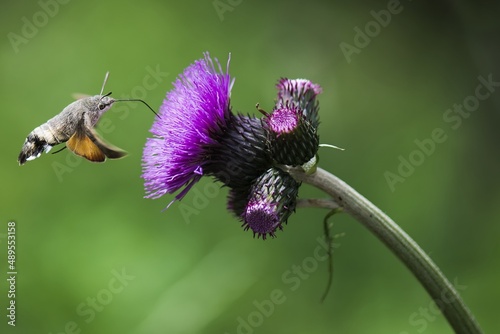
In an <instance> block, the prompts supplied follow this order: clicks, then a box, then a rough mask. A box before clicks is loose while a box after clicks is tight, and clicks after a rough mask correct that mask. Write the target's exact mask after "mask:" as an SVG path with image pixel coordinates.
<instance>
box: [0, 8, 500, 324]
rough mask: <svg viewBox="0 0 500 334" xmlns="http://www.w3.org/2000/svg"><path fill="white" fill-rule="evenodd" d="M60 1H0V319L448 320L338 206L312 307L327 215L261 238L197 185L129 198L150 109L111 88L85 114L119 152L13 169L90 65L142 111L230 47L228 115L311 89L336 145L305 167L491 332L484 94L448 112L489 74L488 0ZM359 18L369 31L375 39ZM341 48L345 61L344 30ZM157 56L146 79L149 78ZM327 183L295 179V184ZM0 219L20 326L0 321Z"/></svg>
mask: <svg viewBox="0 0 500 334" xmlns="http://www.w3.org/2000/svg"><path fill="white" fill-rule="evenodd" d="M61 2H62V1H61ZM61 2H56V1H55V0H41V1H40V2H36V1H31V2H27V1H24V2H22V1H18V2H9V3H7V2H3V3H2V10H1V11H0V26H1V28H2V35H3V38H2V40H1V42H0V57H1V62H0V64H1V76H0V85H1V90H0V94H1V96H0V97H1V101H2V112H1V113H0V124H1V131H0V139H1V143H2V144H3V152H2V154H3V157H2V159H1V160H0V170H1V174H0V177H1V179H0V184H1V191H0V196H1V197H0V203H1V204H0V205H1V210H0V222H1V224H0V244H1V247H0V249H1V252H0V254H1V256H0V260H1V264H0V268H1V273H0V277H3V278H2V284H1V285H0V286H1V291H0V309H1V310H2V311H1V317H0V319H2V321H1V324H0V328H1V330H0V331H1V332H2V333H54V334H55V333H137V334H142V333H230V334H233V333H246V334H248V333H327V332H332V333H371V334H374V333H396V334H403V333H452V331H451V329H450V328H449V326H448V324H447V323H446V321H445V319H444V318H443V316H441V315H439V314H437V312H436V311H435V308H434V307H433V306H432V303H431V300H430V298H429V296H428V295H427V294H426V292H425V291H424V289H423V288H422V287H421V286H420V285H419V283H418V282H417V281H416V279H415V278H414V277H413V276H412V275H411V274H410V273H409V272H408V270H407V269H406V268H405V267H404V266H403V265H402V264H401V263H400V262H399V261H398V260H397V259H396V257H395V256H393V254H392V253H390V251H388V249H386V248H385V247H384V246H383V245H382V244H381V243H380V242H379V241H378V240H377V239H376V238H375V237H374V236H372V235H371V234H370V233H369V232H368V231H367V230H366V229H365V228H363V227H362V226H361V225H360V224H359V223H358V222H356V221H355V220H353V219H352V218H350V217H348V216H346V215H344V216H342V215H340V216H336V217H334V224H335V225H334V233H345V236H343V237H341V238H338V239H337V240H336V243H337V246H338V247H337V248H336V251H335V274H334V281H333V286H332V288H331V291H330V294H329V296H328V298H327V300H326V301H325V302H324V303H323V304H321V303H320V302H319V300H320V297H321V295H322V293H323V291H324V288H325V285H326V281H327V277H328V276H327V263H326V262H325V261H324V260H322V259H323V257H322V256H321V257H320V256H318V254H322V253H321V251H322V249H321V248H318V247H321V246H320V245H321V243H319V242H318V238H319V237H321V236H322V224H321V221H322V219H323V216H324V215H325V213H326V212H325V211H322V210H319V209H316V210H313V209H299V210H298V211H297V213H296V214H295V215H293V216H292V217H291V218H290V220H289V223H288V226H286V227H285V229H284V231H283V232H279V233H278V237H277V238H276V239H274V240H266V241H265V242H264V241H262V240H257V239H253V238H252V234H251V233H250V232H248V231H246V232H245V231H243V230H242V228H241V227H240V223H239V222H238V221H237V220H236V219H234V218H233V217H232V216H231V215H230V214H229V213H228V212H227V211H226V209H225V206H226V198H225V196H226V189H219V185H216V186H214V185H213V184H212V181H211V180H210V179H204V180H202V182H200V183H199V184H198V185H197V186H196V188H195V191H191V192H190V193H189V194H188V195H187V196H186V198H185V199H184V200H183V201H182V202H181V203H175V204H173V205H172V206H171V207H170V208H169V209H168V210H166V211H162V210H163V209H164V208H165V206H166V205H167V204H168V203H169V202H170V201H171V199H172V198H173V197H172V196H165V197H163V198H161V199H159V200H149V199H144V198H143V195H144V190H143V182H142V179H141V178H140V174H141V154H142V148H143V145H144V143H145V141H146V138H147V137H148V136H149V132H148V130H149V128H150V126H151V124H152V122H153V115H152V114H151V112H149V111H148V110H147V109H146V108H145V107H144V106H142V105H140V104H121V105H118V104H117V105H115V106H114V107H113V108H112V109H111V110H110V111H108V112H107V113H106V114H105V115H104V116H103V118H102V119H101V127H100V129H101V130H100V131H101V133H102V134H103V136H104V138H106V139H107V140H109V141H110V142H112V143H114V144H115V145H117V146H119V147H121V148H123V149H125V150H127V151H128V152H129V154H130V155H129V157H127V158H125V159H123V160H118V161H108V162H106V163H104V164H92V163H89V162H87V161H84V160H83V159H78V158H75V157H74V156H73V155H72V154H71V153H70V152H68V151H67V150H66V151H63V152H61V153H59V154H57V155H51V154H49V155H46V154H44V155H42V157H41V158H39V159H37V160H35V161H31V162H28V163H27V164H26V165H25V166H22V167H19V166H18V165H17V162H16V158H17V155H18V154H19V151H20V149H21V146H22V143H23V141H24V139H25V137H26V135H27V134H28V133H29V132H30V131H31V130H33V129H34V128H35V127H36V126H38V125H40V124H42V123H44V122H45V121H47V120H48V119H49V118H51V117H53V116H54V115H55V114H57V113H59V112H60V111H61V110H62V109H63V108H64V107H65V106H66V105H67V104H69V103H70V102H72V98H71V94H72V93H75V92H79V93H87V94H98V93H99V90H100V87H101V84H102V80H103V77H104V73H105V72H106V71H108V70H109V71H110V73H111V75H110V79H109V81H108V83H107V87H106V89H105V91H106V92H108V91H113V96H114V97H116V98H123V97H127V96H128V97H131V96H133V97H139V98H143V99H145V100H146V101H147V102H148V103H149V104H151V105H152V106H153V107H154V108H155V109H157V108H158V107H159V105H160V104H161V103H162V100H163V98H164V96H165V93H166V91H167V90H170V89H171V87H172V85H171V82H172V81H174V80H175V78H176V76H177V75H178V74H179V73H180V72H182V70H183V69H184V68H185V67H186V66H188V65H189V64H191V63H192V62H193V61H194V60H195V59H199V58H201V57H202V52H204V51H210V53H211V55H212V56H214V57H217V58H219V59H220V60H221V62H222V63H225V62H226V59H227V56H228V53H230V52H231V70H230V73H231V75H232V76H234V77H235V78H236V82H235V85H234V88H233V91H232V104H233V109H234V110H235V111H241V112H245V113H255V108H254V106H255V104H256V103H257V102H259V103H260V104H261V107H262V108H264V109H266V110H270V109H271V108H272V106H273V101H274V98H275V94H276V91H275V88H274V85H275V83H276V81H277V80H278V78H280V77H283V76H286V77H290V78H297V77H305V78H308V79H310V80H312V81H314V82H317V83H319V84H320V85H321V86H322V87H323V91H324V92H323V94H322V95H321V96H320V98H319V100H320V105H321V110H320V112H321V120H322V124H321V126H320V136H321V138H320V139H321V142H322V143H331V144H335V145H338V146H341V147H343V148H345V149H346V150H345V151H344V152H341V151H336V150H330V149H321V150H320V154H321V166H322V167H323V168H325V169H327V170H330V171H332V172H333V173H335V174H336V175H338V176H339V177H341V178H342V179H344V180H345V181H346V182H348V183H349V184H351V185H352V186H353V187H355V188H356V189H357V190H358V191H360V192H361V193H362V194H364V195H365V196H366V197H367V198H369V199H370V200H372V201H373V202H374V203H375V204H376V205H378V206H379V207H380V208H382V209H383V210H384V211H385V212H387V213H388V214H389V215H390V216H391V217H392V218H394V219H395V220H396V222H398V223H399V224H400V225H401V226H402V227H403V229H405V230H406V231H407V232H408V233H409V234H410V235H411V236H412V237H413V238H414V239H415V240H416V241H417V242H418V243H419V244H420V245H421V246H422V247H423V248H424V249H425V250H426V251H427V252H428V253H429V254H430V255H431V257H432V258H433V259H434V260H435V261H436V263H437V264H438V265H439V266H440V267H441V269H442V270H443V271H444V273H445V274H446V275H447V276H448V277H449V278H450V279H451V280H452V281H455V282H456V283H457V284H458V285H459V287H458V288H459V291H460V292H461V294H462V296H463V298H464V299H465V301H466V302H467V303H468V305H469V306H470V307H471V309H472V310H473V312H474V313H475V315H476V316H477V318H478V320H479V322H480V323H481V325H482V327H483V329H484V330H485V332H490V333H491V332H494V331H495V330H496V329H497V328H498V306H497V303H498V298H499V297H500V294H499V292H500V291H499V290H500V289H499V287H498V282H499V281H500V271H499V266H498V264H499V261H498V259H499V255H500V248H499V247H498V240H499V232H500V224H499V218H500V214H499V213H498V203H499V202H500V191H499V190H498V189H499V187H500V182H499V177H498V171H499V168H498V166H499V160H500V158H499V155H498V142H499V138H500V136H499V131H498V124H499V113H498V110H499V107H500V89H498V87H496V88H495V87H494V88H493V89H492V90H493V92H491V94H490V95H489V96H488V98H486V99H484V100H482V101H480V103H479V105H478V106H475V107H474V108H472V107H471V108H472V109H474V110H473V112H471V113H470V115H469V116H468V117H467V118H463V119H462V120H463V122H462V123H461V124H460V125H459V126H457V124H458V123H455V122H458V121H457V120H455V121H454V122H446V121H445V120H444V119H443V116H444V115H445V113H446V112H447V110H448V109H449V108H453V105H454V104H462V103H464V101H465V100H466V101H468V102H471V101H472V102H474V99H473V98H472V99H471V98H469V97H470V96H473V95H474V94H475V90H476V87H477V86H478V84H479V83H480V81H479V80H478V77H479V76H483V77H484V78H488V76H489V75H491V76H492V78H493V80H494V81H497V82H498V81H500V71H499V62H498V59H500V58H499V56H500V45H499V36H500V34H499V33H500V30H499V27H500V25H499V22H498V15H499V11H498V5H488V6H485V5H483V4H481V3H480V2H479V3H476V2H471V3H468V2H465V1H435V2H422V1H413V2H410V1H404V2H401V4H400V5H399V7H397V8H396V7H394V8H392V7H391V5H389V4H388V2H387V1H362V2H357V3H352V4H334V3H333V2H329V1H309V2H307V3H306V2H302V1H272V2H271V1H234V0H233V1H230V0H220V1H196V2H195V1H141V2H124V1H96V0H89V1H77V0H74V1H66V3H61ZM389 3H391V2H389ZM485 3H486V2H485ZM388 6H389V7H390V9H394V11H395V12H396V11H398V12H397V13H395V14H392V15H391V18H390V22H388V18H387V17H385V23H384V25H385V27H384V26H381V25H380V24H378V23H375V24H374V23H370V22H372V21H373V22H375V21H374V20H375V18H374V14H373V13H371V11H375V13H380V11H381V10H387V9H388ZM493 6H496V7H497V8H494V7H493ZM380 15H382V14H380ZM375 16H377V14H375ZM383 18H384V17H383V16H382V19H383ZM367 24H368V26H367ZM30 25H33V26H32V27H30ZM377 26H378V29H377ZM356 27H358V28H359V29H360V30H361V31H365V28H367V27H368V29H372V30H369V33H370V34H371V36H372V37H370V36H368V38H369V41H368V40H366V39H365V40H364V41H363V40H362V37H359V36H358V37H356V35H357V34H358V32H357V30H355V29H356ZM356 42H357V43H358V46H360V47H358V48H357V50H356V51H355V52H354V53H352V54H350V55H348V57H346V56H345V54H344V53H343V51H342V49H341V47H340V45H341V43H347V44H349V45H351V46H353V47H356ZM360 43H361V44H360ZM363 43H365V44H366V45H364V44H363ZM342 45H344V46H345V45H346V44H342ZM152 71H153V72H155V71H156V72H161V73H162V74H161V75H159V76H157V78H156V81H155V80H152V79H150V77H148V76H150V75H151V74H150V73H151V72H152ZM144 80H149V81H147V83H146V85H145V81H144ZM153 86H154V87H153ZM145 87H146V88H147V89H146V88H145ZM495 89H498V91H495ZM484 92H486V91H484ZM449 115H451V114H449ZM455 117H456V116H455ZM452 126H455V128H453V127H452ZM436 128H440V129H442V130H443V131H444V133H445V134H446V138H447V139H446V141H445V142H443V143H437V144H435V149H434V152H432V153H431V154H428V155H424V158H423V161H419V162H418V164H419V166H416V167H415V168H414V170H413V171H411V173H409V174H411V175H408V176H407V177H404V182H398V183H395V184H393V186H392V187H391V186H390V185H389V184H388V182H387V180H386V177H385V176H384V174H386V172H387V171H389V172H391V173H395V174H396V173H398V171H397V170H398V165H399V164H400V159H401V158H400V157H402V158H403V159H409V158H410V156H411V155H412V154H413V158H414V159H416V158H418V157H417V156H418V154H419V153H414V152H416V151H418V146H417V145H416V143H415V140H420V141H425V140H426V139H428V138H431V133H432V131H433V130H434V129H436ZM400 181H401V180H400ZM200 194H201V195H200ZM323 196H324V195H323V194H322V193H321V192H319V191H318V190H315V189H312V188H311V187H309V186H307V185H304V186H302V188H301V192H300V197H301V198H308V197H323ZM181 204H182V205H185V207H189V208H191V209H192V210H191V211H192V214H191V215H190V216H189V217H186V216H183V215H182V212H181V208H182V206H181ZM10 220H14V221H15V222H16V223H17V266H18V268H17V271H18V275H17V296H16V302H17V304H16V305H17V325H16V327H15V328H12V327H11V326H7V318H6V307H7V303H8V298H7V284H6V280H5V278H6V272H7V267H6V258H7V255H6V253H7V251H6V233H7V222H8V221H10ZM318 252H319V253H318ZM315 256H316V257H315ZM298 268H299V269H298ZM117 277H119V278H120V279H117ZM271 300H274V302H273V301H271Z"/></svg>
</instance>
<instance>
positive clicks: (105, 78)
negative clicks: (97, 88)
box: [99, 71, 109, 95]
mask: <svg viewBox="0 0 500 334" xmlns="http://www.w3.org/2000/svg"><path fill="white" fill-rule="evenodd" d="M108 77H109V71H107V72H106V75H105V76H104V82H103V83H102V87H101V93H99V95H102V92H103V91H104V86H106V82H107V81H108Z"/></svg>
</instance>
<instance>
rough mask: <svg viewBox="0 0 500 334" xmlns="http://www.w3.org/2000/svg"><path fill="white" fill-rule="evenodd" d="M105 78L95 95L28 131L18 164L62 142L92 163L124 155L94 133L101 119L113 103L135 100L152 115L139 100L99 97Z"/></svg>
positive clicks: (70, 106)
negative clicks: (97, 93)
mask: <svg viewBox="0 0 500 334" xmlns="http://www.w3.org/2000/svg"><path fill="white" fill-rule="evenodd" d="M108 76H109V72H107V73H106V76H105V77H104V83H103V85H102V88H101V93H100V94H99V95H94V96H87V97H82V98H80V99H78V100H76V101H74V102H73V103H71V104H69V105H68V106H67V107H66V108H64V109H63V111H61V113H59V114H58V115H56V116H54V117H53V118H51V119H49V120H48V121H47V122H46V123H44V124H42V125H40V126H39V127H37V128H35V129H34V130H33V131H31V133H30V134H29V135H28V136H27V137H26V140H25V141H24V145H23V147H22V149H21V153H19V157H18V158H17V161H18V162H19V165H23V164H25V163H26V161H30V160H34V159H36V158H38V157H40V155H41V154H42V153H43V152H44V151H45V153H48V152H49V151H50V150H51V149H52V147H53V146H55V145H58V144H62V143H66V147H68V148H69V149H70V150H71V151H72V152H73V153H75V154H76V155H79V156H81V157H83V158H85V159H87V160H89V161H92V162H104V161H105V160H106V158H108V159H118V158H121V157H124V156H125V155H127V153H126V152H125V151H123V150H121V149H120V148H118V147H116V146H114V145H111V144H109V143H106V142H105V141H104V140H103V139H102V138H101V137H100V136H99V135H98V134H97V132H96V131H95V130H94V128H95V126H96V124H97V122H98V121H99V119H100V118H101V116H102V115H103V114H104V113H105V112H106V111H107V110H109V109H110V108H111V106H112V105H113V103H115V102H119V101H139V102H142V103H144V104H145V105H146V106H147V107H148V108H149V109H151V111H152V112H153V113H155V114H156V112H155V111H154V110H153V109H152V108H151V107H150V106H149V105H148V104H147V103H146V102H145V101H143V100H140V99H121V100H117V99H114V98H112V97H111V96H110V95H111V92H110V93H108V94H106V95H102V92H103V90H104V86H105V85H106V81H107V80H108ZM63 148H64V147H63Z"/></svg>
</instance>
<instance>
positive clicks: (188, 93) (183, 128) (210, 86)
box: [142, 53, 234, 200]
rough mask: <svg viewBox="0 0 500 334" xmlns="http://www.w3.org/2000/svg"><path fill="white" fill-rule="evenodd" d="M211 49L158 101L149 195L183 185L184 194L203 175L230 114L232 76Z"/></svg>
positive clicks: (146, 167)
mask: <svg viewBox="0 0 500 334" xmlns="http://www.w3.org/2000/svg"><path fill="white" fill-rule="evenodd" d="M228 70H229V60H228V62H227V69H226V73H224V72H223V71H222V68H221V65H220V63H219V62H218V61H217V59H216V60H215V64H214V62H213V61H212V59H211V58H210V56H209V54H208V53H205V58H204V59H200V60H198V61H196V62H195V63H194V64H192V65H190V66H189V67H188V68H186V69H185V71H184V73H183V74H182V75H180V76H179V77H178V78H177V80H176V81H175V83H174V89H173V90H171V91H170V92H169V93H168V94H167V96H166V99H165V100H164V101H163V104H162V106H161V107H160V113H159V117H158V118H156V120H155V122H154V123H153V126H152V128H151V130H150V131H151V133H152V134H153V135H154V137H153V138H148V139H147V142H146V146H145V148H144V153H143V175H142V177H143V178H144V180H145V188H146V193H147V195H146V197H149V198H158V197H160V196H162V195H164V194H166V193H174V192H176V191H177V190H179V189H181V188H182V187H184V189H183V190H182V191H181V192H180V193H179V194H178V195H177V196H176V197H175V198H176V199H177V200H179V199H181V198H182V197H184V195H185V194H186V193H187V192H188V191H189V189H190V188H191V187H192V186H193V185H194V184H195V183H196V182H197V181H198V180H199V179H200V178H201V177H202V176H203V174H204V173H205V170H204V167H205V165H206V164H207V161H208V159H209V157H207V149H208V148H209V147H210V146H211V145H215V144H216V140H215V139H214V138H216V137H217V136H219V135H222V134H223V133H224V131H225V128H226V126H227V122H228V121H229V119H230V117H231V115H232V114H231V107H230V94H231V88H232V85H233V81H234V80H231V77H230V76H229V73H228Z"/></svg>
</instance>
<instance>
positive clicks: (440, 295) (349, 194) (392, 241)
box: [289, 168, 482, 334]
mask: <svg viewBox="0 0 500 334" xmlns="http://www.w3.org/2000/svg"><path fill="white" fill-rule="evenodd" d="M289 172H290V174H292V175H293V177H294V178H296V179H297V180H299V181H302V182H304V183H308V184H311V185H313V186H315V187H317V188H319V189H321V190H323V191H324V192H326V193H327V194H329V195H330V196H331V197H332V198H333V200H334V201H335V202H337V203H338V204H339V205H340V207H342V208H343V209H344V211H345V212H346V213H348V214H350V215H351V216H353V217H354V218H356V219H357V220H358V221H360V222H361V223H362V224H363V225H364V226H365V227H367V228H368V229H369V230H370V231H371V232H372V233H373V234H375V235H376V236H377V237H378V238H379V239H380V240H381V241H382V242H383V243H384V244H385V245H386V246H387V247H388V248H389V249H390V250H391V251H392V252H393V253H394V254H396V256H397V257H399V259H400V260H401V261H403V263H404V264H405V265H406V266H407V267H408V269H410V271H411V272H412V273H413V275H415V277H416V278H417V279H418V280H419V281H420V283H421V284H422V285H423V286H424V288H425V289H426V290H427V292H428V293H429V294H430V295H431V297H432V299H433V300H434V301H435V303H436V304H437V305H438V306H439V307H440V308H441V311H442V312H443V314H444V315H445V317H446V319H447V320H448V322H449V323H450V325H451V327H452V328H453V329H454V330H455V332H456V333H463V334H476V333H482V331H481V328H480V327H479V324H478V323H477V322H476V320H475V319H474V316H473V315H472V313H471V312H470V310H469V309H468V308H467V306H466V305H465V303H464V302H463V300H462V299H461V297H460V295H459V294H458V292H457V291H456V290H455V288H454V287H453V285H452V284H451V283H450V282H449V281H448V280H447V279H446V277H445V276H444V275H443V273H442V272H441V270H440V269H439V268H438V267H437V266H436V264H435V263H434V262H433V261H432V260H431V258H430V257H429V256H428V255H427V254H426V253H425V252H424V251H423V250H422V249H421V248H420V246H418V244H417V243H416V242H415V241H414V240H413V239H411V238H410V237H409V236H408V234H406V232H405V231H403V230H402V229H401V228H400V227H399V226H398V225H397V224H396V223H395V222H394V221H393V220H392V219H391V218H389V217H388V216H387V215H386V214H385V213H383V212H382V210H380V209H379V208H377V207H376V206H375V205H373V203H371V202H370V201H368V200H367V199H366V198H364V197H363V196H362V195H361V194H359V193H358V192H357V191H356V190H354V189H353V188H351V187H350V186H349V185H348V184H347V183H345V182H344V181H342V180H340V179H339V178H337V177H336V176H334V175H332V174H330V173H328V172H327V171H325V170H323V169H321V168H318V169H317V171H316V172H315V173H314V174H312V175H306V174H305V173H304V172H301V171H297V170H295V169H292V170H289Z"/></svg>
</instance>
